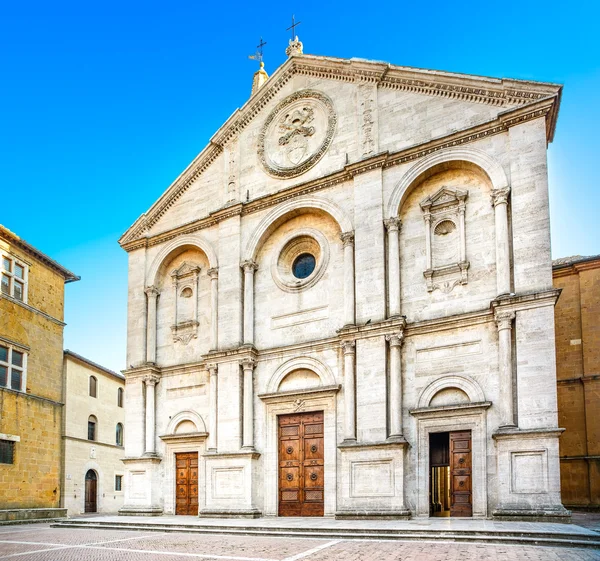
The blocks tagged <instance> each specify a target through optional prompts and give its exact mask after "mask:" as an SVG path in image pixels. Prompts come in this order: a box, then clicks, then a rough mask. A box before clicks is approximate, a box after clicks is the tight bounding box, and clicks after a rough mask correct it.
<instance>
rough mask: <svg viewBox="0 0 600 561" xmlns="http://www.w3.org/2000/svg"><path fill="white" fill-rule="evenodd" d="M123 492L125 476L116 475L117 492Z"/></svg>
mask: <svg viewBox="0 0 600 561" xmlns="http://www.w3.org/2000/svg"><path fill="white" fill-rule="evenodd" d="M122 490H123V476H122V475H115V491H122Z"/></svg>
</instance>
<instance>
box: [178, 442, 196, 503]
mask: <svg viewBox="0 0 600 561" xmlns="http://www.w3.org/2000/svg"><path fill="white" fill-rule="evenodd" d="M175 470H176V479H175V514H193V515H197V514H198V452H185V453H182V454H175Z"/></svg>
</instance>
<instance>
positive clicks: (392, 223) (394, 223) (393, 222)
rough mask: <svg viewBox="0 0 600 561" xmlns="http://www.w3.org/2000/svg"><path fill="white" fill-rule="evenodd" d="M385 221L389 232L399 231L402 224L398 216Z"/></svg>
mask: <svg viewBox="0 0 600 561" xmlns="http://www.w3.org/2000/svg"><path fill="white" fill-rule="evenodd" d="M383 223H384V225H385V228H386V230H387V231H388V232H399V231H400V228H401V226H402V222H400V219H399V218H398V217H397V216H395V217H393V218H386V219H385V220H384V221H383Z"/></svg>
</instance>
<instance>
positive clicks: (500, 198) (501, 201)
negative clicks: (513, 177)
mask: <svg viewBox="0 0 600 561" xmlns="http://www.w3.org/2000/svg"><path fill="white" fill-rule="evenodd" d="M509 195H510V187H502V188H501V189H494V190H493V191H492V206H496V205H506V204H508V196H509Z"/></svg>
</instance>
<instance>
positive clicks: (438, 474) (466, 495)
mask: <svg viewBox="0 0 600 561" xmlns="http://www.w3.org/2000/svg"><path fill="white" fill-rule="evenodd" d="M472 464H473V459H472V446H471V431H457V432H443V433H433V434H430V437H429V466H430V469H429V472H430V482H429V498H430V500H429V504H430V515H431V516H472V515H473V507H472V504H473V500H472V497H473V488H472Z"/></svg>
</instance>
